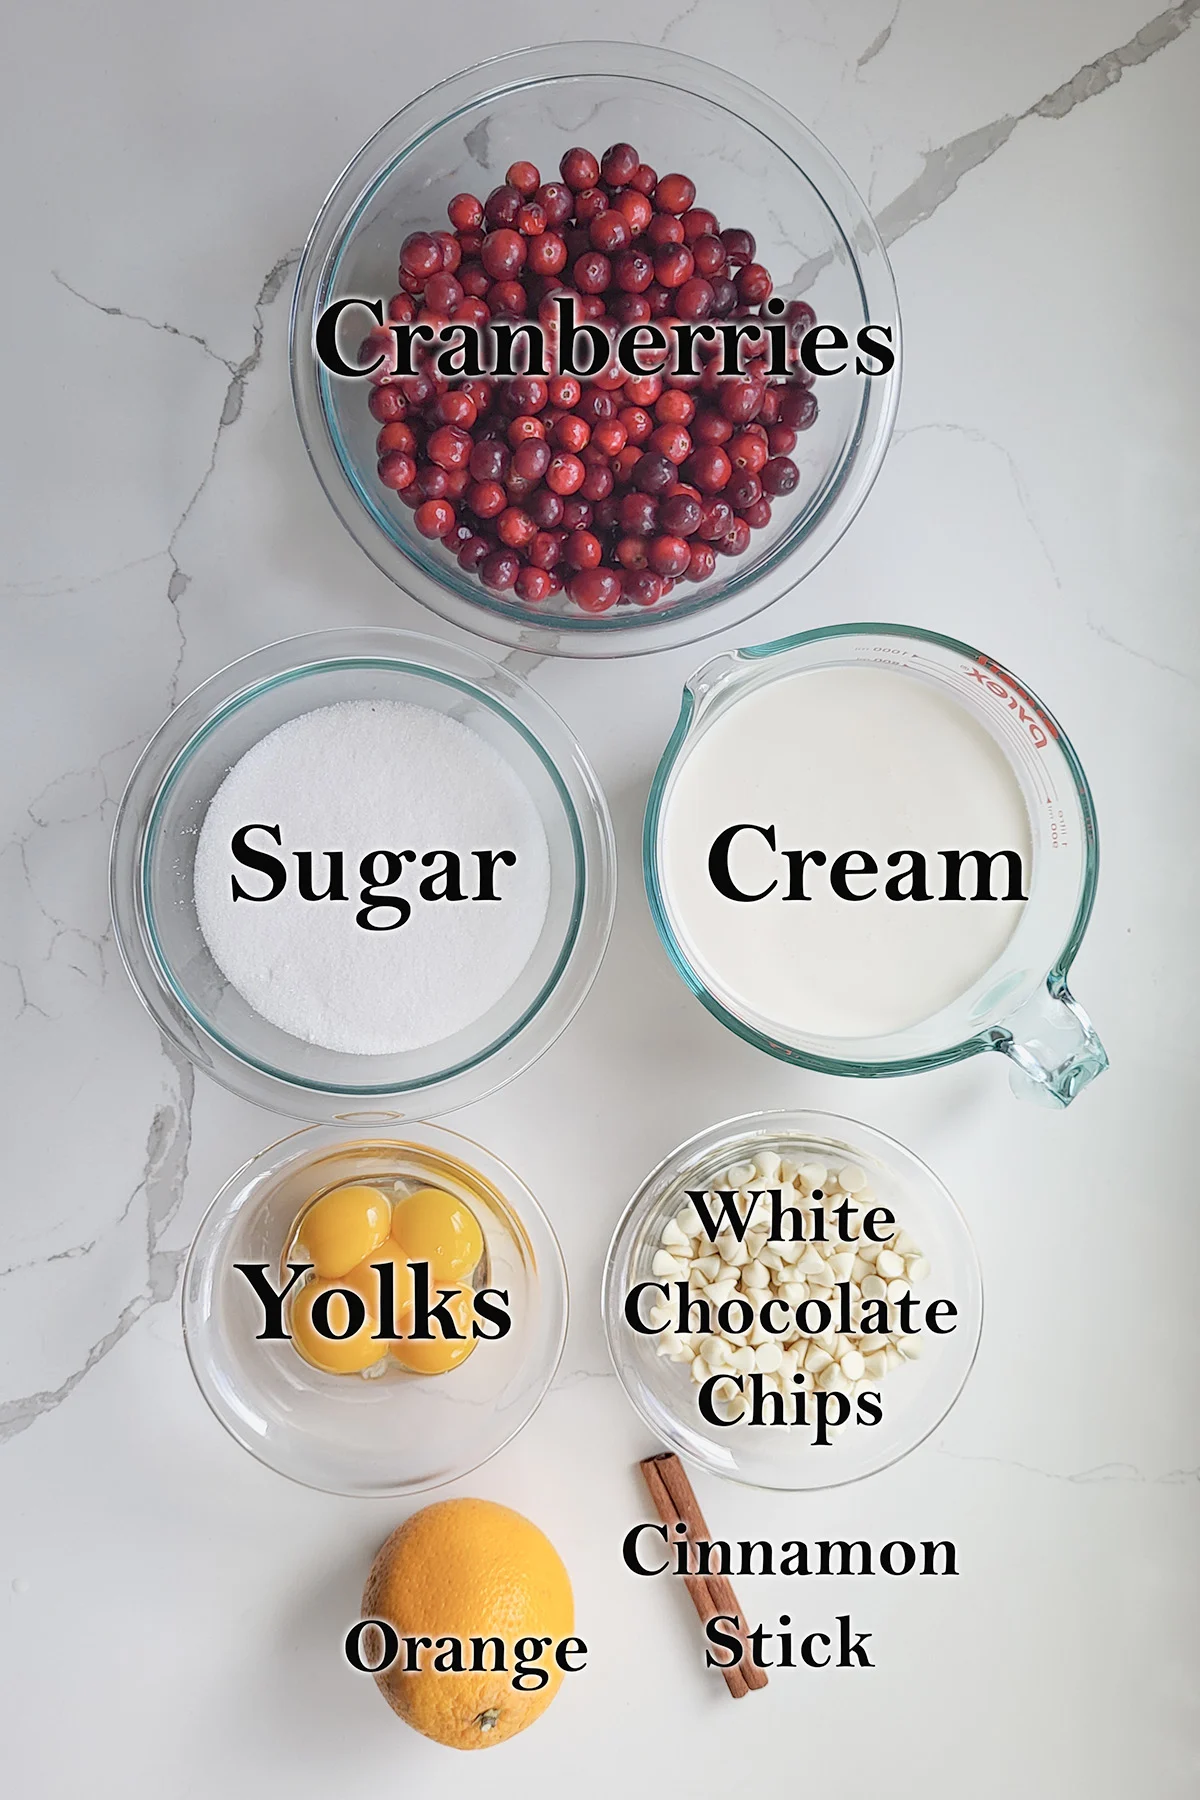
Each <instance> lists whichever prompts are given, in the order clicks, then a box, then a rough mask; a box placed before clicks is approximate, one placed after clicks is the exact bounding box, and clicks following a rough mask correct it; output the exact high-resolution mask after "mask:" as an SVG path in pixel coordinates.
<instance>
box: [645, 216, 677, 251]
mask: <svg viewBox="0 0 1200 1800" xmlns="http://www.w3.org/2000/svg"><path fill="white" fill-rule="evenodd" d="M646 242H647V243H648V244H651V245H653V247H654V249H655V250H663V249H665V248H666V246H667V245H668V244H682V242H683V226H682V225H681V224H680V222H679V220H678V219H673V218H672V217H671V215H670V213H656V214H655V215H654V217H653V218H652V219H651V221H650V223H649V225H647V227H646Z"/></svg>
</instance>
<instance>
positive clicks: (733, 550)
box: [717, 519, 750, 556]
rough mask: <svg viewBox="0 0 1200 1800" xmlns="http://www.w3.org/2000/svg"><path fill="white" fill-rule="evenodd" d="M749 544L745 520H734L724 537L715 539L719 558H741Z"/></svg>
mask: <svg viewBox="0 0 1200 1800" xmlns="http://www.w3.org/2000/svg"><path fill="white" fill-rule="evenodd" d="M749 544H750V527H749V525H747V523H746V521H745V519H735V520H734V521H733V524H732V525H731V526H730V527H729V530H728V531H727V532H726V533H725V536H724V537H721V538H718V539H717V550H718V552H719V554H720V555H721V556H741V554H742V552H743V551H744V550H746V549H748V548H749Z"/></svg>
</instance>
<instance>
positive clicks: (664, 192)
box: [654, 175, 696, 573]
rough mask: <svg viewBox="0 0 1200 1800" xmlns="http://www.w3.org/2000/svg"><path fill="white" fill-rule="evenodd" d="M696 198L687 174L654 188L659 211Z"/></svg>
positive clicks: (676, 209) (680, 209)
mask: <svg viewBox="0 0 1200 1800" xmlns="http://www.w3.org/2000/svg"><path fill="white" fill-rule="evenodd" d="M695 198H696V184H695V182H694V181H689V180H688V178H687V176H686V175H664V176H663V177H662V179H661V180H660V181H659V184H658V186H657V187H656V188H655V190H654V204H655V206H656V207H657V208H658V210H659V212H665V213H685V212H686V211H687V210H688V208H689V206H691V204H692V202H693V200H694V199H695ZM661 572H662V571H661V570H660V573H661Z"/></svg>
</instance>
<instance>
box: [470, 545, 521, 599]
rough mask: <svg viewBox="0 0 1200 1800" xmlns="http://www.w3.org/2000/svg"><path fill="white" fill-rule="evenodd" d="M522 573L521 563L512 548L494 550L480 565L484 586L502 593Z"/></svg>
mask: <svg viewBox="0 0 1200 1800" xmlns="http://www.w3.org/2000/svg"><path fill="white" fill-rule="evenodd" d="M520 573H521V564H520V562H519V561H518V559H517V558H516V557H515V556H514V555H513V553H512V551H511V550H493V551H492V553H491V555H490V556H488V557H485V558H484V560H483V562H482V563H480V565H479V579H480V580H481V581H482V583H483V585H484V587H489V588H492V589H494V590H495V592H496V593H498V594H502V593H503V592H504V590H505V589H506V588H510V587H512V586H513V585H514V583H515V582H516V579H517V576H518V575H519V574H520Z"/></svg>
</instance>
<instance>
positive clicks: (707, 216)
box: [681, 206, 720, 244]
mask: <svg viewBox="0 0 1200 1800" xmlns="http://www.w3.org/2000/svg"><path fill="white" fill-rule="evenodd" d="M681 223H682V225H683V235H684V238H685V239H686V241H687V242H688V243H689V244H694V243H695V241H696V239H697V238H702V237H716V236H717V232H718V231H719V230H720V226H719V225H718V224H717V215H716V213H714V212H710V211H709V210H708V208H707V206H689V207H688V210H687V211H686V212H685V213H684V215H683V218H682V221H681ZM717 241H718V242H720V239H718V240H717Z"/></svg>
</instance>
